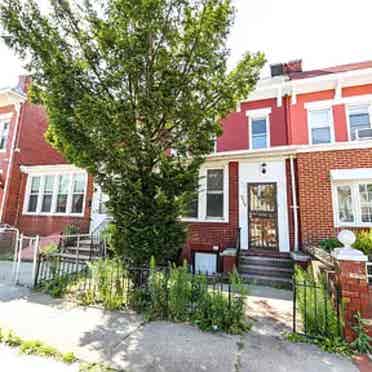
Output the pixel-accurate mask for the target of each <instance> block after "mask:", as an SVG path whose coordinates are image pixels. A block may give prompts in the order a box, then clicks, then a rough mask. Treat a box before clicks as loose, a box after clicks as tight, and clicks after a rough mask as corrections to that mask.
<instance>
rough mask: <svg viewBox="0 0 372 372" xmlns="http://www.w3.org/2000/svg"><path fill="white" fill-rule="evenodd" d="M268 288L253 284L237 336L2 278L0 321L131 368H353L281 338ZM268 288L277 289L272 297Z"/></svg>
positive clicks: (282, 325) (282, 297)
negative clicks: (80, 301) (76, 300)
mask: <svg viewBox="0 0 372 372" xmlns="http://www.w3.org/2000/svg"><path fill="white" fill-rule="evenodd" d="M268 291H269V292H268ZM268 291H265V290H264V289H260V290H253V291H251V297H250V302H249V303H250V309H251V310H250V311H251V315H252V317H253V318H255V319H256V320H257V321H256V322H255V324H254V327H253V329H252V330H251V331H250V332H248V333H247V334H246V335H244V336H241V337H240V336H230V335H225V334H211V333H205V332H201V331H199V330H198V329H197V328H196V327H193V326H190V325H184V324H174V323H170V322H151V323H146V324H145V323H144V322H143V320H142V318H141V317H140V316H138V315H136V314H125V313H120V312H105V311H103V310H101V309H97V308H82V307H78V306H74V305H72V304H68V303H64V302H62V301H60V300H53V299H51V298H49V297H48V296H44V295H41V294H38V293H31V292H29V291H27V290H25V289H19V288H17V289H16V288H12V287H6V286H4V285H3V286H1V284H0V326H5V327H8V328H11V329H13V330H14V331H15V332H16V333H17V334H18V335H20V336H21V337H23V338H27V339H39V340H41V341H43V342H45V343H47V344H50V345H52V346H55V347H56V348H58V349H59V350H60V351H62V352H69V351H72V352H74V353H75V355H76V356H77V357H78V358H80V359H82V360H85V361H88V362H105V363H109V364H110V365H111V366H112V367H115V368H118V369H124V370H126V371H133V372H137V371H138V372H140V371H141V372H142V371H159V372H160V371H172V372H178V371H179V372H181V371H188V372H191V371H192V372H195V371H203V372H206V371H207V372H208V371H213V372H230V371H231V372H243V371H249V372H258V371H269V370H275V371H276V372H282V371H283V372H287V371H305V372H306V371H309V372H310V371H311V372H312V371H317V372H323V371H345V372H349V371H350V372H356V371H358V369H357V368H356V367H355V366H354V365H353V364H352V362H351V361H350V360H347V359H345V358H341V357H338V356H336V355H333V354H327V353H324V352H321V351H320V350H319V349H318V348H316V347H315V346H312V345H304V344H292V343H289V342H287V341H285V340H283V339H282V338H281V337H280V332H281V330H283V329H286V328H287V326H288V325H287V322H286V321H285V320H284V321H283V322H281V320H278V319H277V315H275V309H273V308H271V306H273V307H277V306H278V303H279V304H281V305H280V306H282V307H279V308H278V309H279V310H278V311H279V312H281V311H284V312H285V308H288V309H289V306H290V302H289V301H287V300H286V297H288V295H287V294H286V293H285V291H284V292H275V291H277V290H272V289H268ZM270 291H274V292H270ZM258 294H260V296H258ZM266 294H267V295H270V296H271V295H277V299H276V300H271V299H270V298H268V297H265V295H266ZM275 301H279V302H275ZM260 303H264V305H263V306H264V308H265V309H266V310H265V312H262V313H260V311H259V307H258V306H259V304H260ZM283 309H284V310H283ZM287 315H288V314H287ZM284 318H285V317H284Z"/></svg>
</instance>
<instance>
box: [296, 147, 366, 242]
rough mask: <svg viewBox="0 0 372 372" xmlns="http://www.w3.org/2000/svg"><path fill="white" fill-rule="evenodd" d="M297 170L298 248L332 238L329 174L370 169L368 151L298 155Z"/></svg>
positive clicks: (334, 233)
mask: <svg viewBox="0 0 372 372" xmlns="http://www.w3.org/2000/svg"><path fill="white" fill-rule="evenodd" d="M297 168H298V177H297V178H298V192H299V207H300V219H301V236H302V244H303V245H311V244H317V243H318V242H319V241H320V240H321V239H324V238H329V237H335V236H336V235H337V232H338V231H339V230H340V229H337V228H335V226H334V216H333V203H332V191H331V179H330V170H331V169H352V168H372V149H357V150H338V151H322V152H307V153H299V154H297Z"/></svg>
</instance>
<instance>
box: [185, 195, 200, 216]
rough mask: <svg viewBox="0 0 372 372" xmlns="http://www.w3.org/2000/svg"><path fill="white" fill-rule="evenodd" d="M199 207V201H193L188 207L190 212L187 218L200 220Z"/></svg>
mask: <svg viewBox="0 0 372 372" xmlns="http://www.w3.org/2000/svg"><path fill="white" fill-rule="evenodd" d="M198 207H199V203H198V199H194V200H192V201H191V202H190V204H189V206H188V211H187V213H186V215H185V217H189V218H198Z"/></svg>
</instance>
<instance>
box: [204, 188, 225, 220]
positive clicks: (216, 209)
mask: <svg viewBox="0 0 372 372" xmlns="http://www.w3.org/2000/svg"><path fill="white" fill-rule="evenodd" d="M207 217H221V218H222V217H223V194H207Z"/></svg>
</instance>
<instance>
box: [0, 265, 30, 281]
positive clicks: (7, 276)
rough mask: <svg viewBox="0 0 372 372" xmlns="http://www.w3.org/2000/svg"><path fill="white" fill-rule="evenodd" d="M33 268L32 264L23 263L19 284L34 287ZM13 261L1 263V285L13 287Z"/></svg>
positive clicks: (20, 268) (20, 269)
mask: <svg viewBox="0 0 372 372" xmlns="http://www.w3.org/2000/svg"><path fill="white" fill-rule="evenodd" d="M32 266H33V264H32V263H31V262H27V261H26V262H21V263H20V267H19V277H18V283H19V284H20V285H22V286H26V287H32V284H33V283H32ZM13 270H14V267H13V262H12V261H0V283H3V284H8V285H11V284H12V283H14V274H13Z"/></svg>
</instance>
